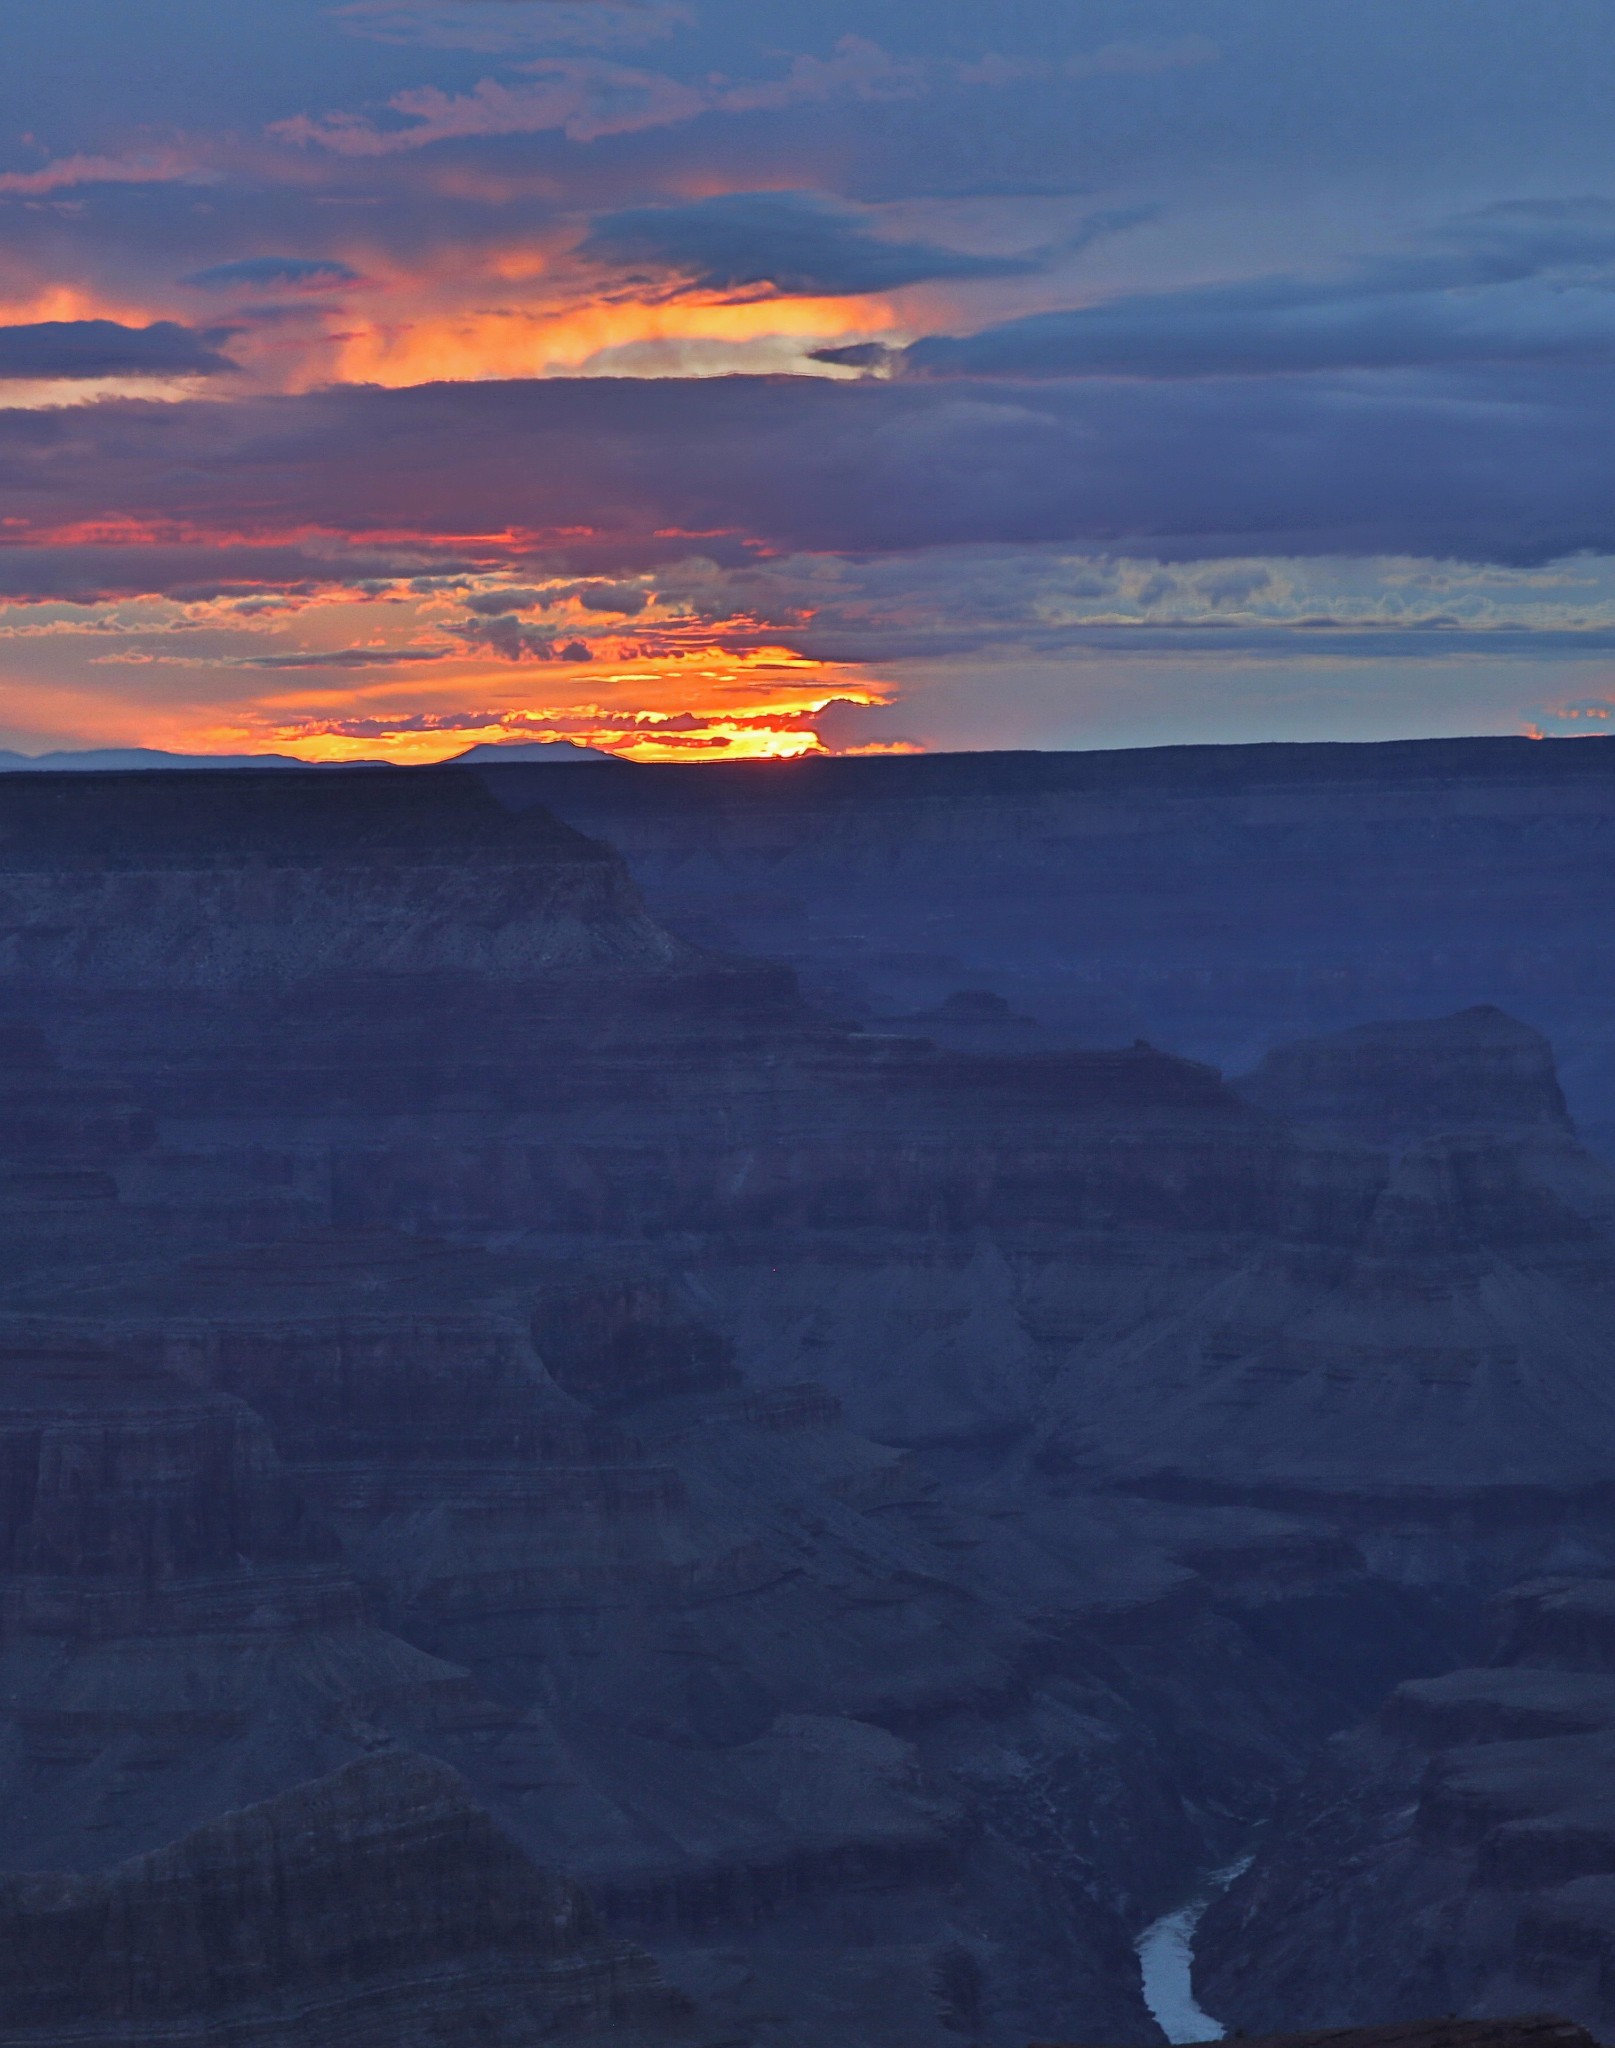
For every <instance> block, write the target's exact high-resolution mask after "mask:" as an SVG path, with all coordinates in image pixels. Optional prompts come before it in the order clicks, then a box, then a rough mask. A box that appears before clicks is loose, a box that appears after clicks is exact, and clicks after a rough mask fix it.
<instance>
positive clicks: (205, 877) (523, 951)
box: [0, 770, 692, 992]
mask: <svg viewBox="0 0 1615 2048" xmlns="http://www.w3.org/2000/svg"><path fill="white" fill-rule="evenodd" d="M192 783H194V788H193V787H192V786H191V784H192ZM0 932H3V937H0V971H3V972H4V974H5V975H6V977H7V979H8V980H10V981H12V982H13V983H18V982H20V983H24V984H34V985H39V986H43V987H58V988H60V987H71V988H73V989H74V990H77V991H81V992H82V991H87V990H110V989H117V990H122V991H132V990H142V989H145V990H153V989H160V990H163V991H175V990H196V991H217V992H230V991H234V990H239V989H243V988H247V987H256V988H260V989H261V988H265V987H275V986H277V985H286V984H295V983H304V982H310V981H318V980H320V979H322V978H325V977H329V976H332V975H337V976H353V975H365V974H381V975H388V976H401V975H403V976H434V975H437V976H441V975H456V974H458V975H464V974H471V975H475V976H479V977H486V978H488V979H490V980H492V981H496V982H512V981H515V982H523V981H532V980H536V979H539V978H542V977H544V976H547V975H555V974H557V973H560V974H565V973H568V972H576V971H580V970H582V971H588V972H593V973H596V974H598V973H600V972H602V971H608V972H609V971H611V970H613V969H616V970H622V971H627V972H632V971H636V970H637V971H639V972H646V971H650V972H653V973H658V974H663V973H666V972H667V971H669V970H670V969H675V968H677V967H679V966H681V965H685V964H688V963H689V962H690V961H691V959H692V955H691V952H690V949H689V948H687V947H683V946H680V945H679V944H678V943H677V942H676V941H674V940H673V939H671V938H669V937H668V935H667V934H666V933H665V932H664V931H663V930H662V929H661V928H660V927H659V926H657V925H655V924H653V923H652V921H651V920H650V919H649V918H648V917H647V916H646V915H645V913H644V910H643V908H642V907H641V905H640V904H639V902H638V899H637V896H636V894H635V892H634V890H633V888H632V886H631V885H630V884H629V882H628V879H627V876H626V874H625V873H624V871H623V868H622V864H621V861H620V860H619V859H618V857H617V856H616V855H615V854H614V853H613V852H612V851H611V850H610V849H609V848H608V847H604V846H601V845H599V844H598V843H596V842H594V841H592V840H589V839H586V838H584V837H583V835H582V834H580V833H578V832H574V831H572V830H570V829H569V828H568V827H566V826H564V825H561V824H559V823H557V822H556V821H555V820H554V819H552V818H550V817H549V816H547V815H546V814H545V813H542V812H529V813H526V814H525V815H523V816H520V817H518V816H516V815H514V814H512V813H509V812H507V811H505V810H503V809H501V807H500V806H499V805H498V804H497V803H494V802H492V801H490V800H489V799H488V797H487V796H486V795H485V794H484V792H483V791H482V789H481V787H480V786H479V785H478V784H477V783H476V782H475V781H473V780H472V779H471V778H470V777H468V776H455V775H452V774H450V775H444V776H438V777H435V778H433V779H432V780H431V781H430V782H429V783H428V784H427V785H425V786H424V787H423V786H421V785H419V784H415V783H412V782H409V781H407V780H406V779H404V778H401V777H395V776H391V775H387V774H384V773H378V772H375V771H370V770H356V771H352V772H349V773H346V774H337V775H319V776H315V775H296V774H294V775H292V776H290V777H289V778H287V777H282V776H280V775H275V774H255V773H253V772H251V771H247V772H241V771H234V772H230V773H225V774H209V773H207V772H205V771H203V772H199V773H197V774H196V775H195V776H193V777H192V778H191V782H188V783H187V786H186V790H185V794H184V799H183V801H182V802H175V801H174V800H173V797H172V795H171V785H170V784H169V783H168V782H167V780H166V778H164V777H161V776H159V777H157V778H155V779H154V778H152V777H150V776H144V775H139V774H128V775H119V774H110V775H101V774H92V775H90V776H89V777H88V778H87V779H86V780H85V783H84V786H83V787H80V786H79V781H78V779H75V781H74V782H73V783H72V784H68V783H66V782H64V781H63V780H61V779H60V778H57V777H54V776H52V777H33V776H21V775H15V776H7V777H3V778H0Z"/></svg>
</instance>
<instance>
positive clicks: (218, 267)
mask: <svg viewBox="0 0 1615 2048" xmlns="http://www.w3.org/2000/svg"><path fill="white" fill-rule="evenodd" d="M358 282H359V273H358V272H357V271H356V270H350V269H349V267H348V265H347V264H346V263H338V262H336V261H335V260H334V259H332V258H329V257H321V256H243V257H240V258H239V259H238V260H237V261H235V262H234V263H214V264H210V265H209V266H208V268H207V269H206V270H193V271H192V272H191V274H190V276H189V277H186V278H182V279H181V283H183V284H195V285H200V286H202V288H203V289H204V290H205V291H236V290H242V289H246V290H249V291H252V290H259V289H265V288H268V289H274V290H281V291H284V290H287V289H291V290H296V289H297V288H298V287H299V286H309V285H313V286H322V285H333V284H357V283H358Z"/></svg>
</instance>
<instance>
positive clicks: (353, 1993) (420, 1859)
mask: <svg viewBox="0 0 1615 2048" xmlns="http://www.w3.org/2000/svg"><path fill="white" fill-rule="evenodd" d="M0 2031H3V2034H4V2038H5V2039H6V2041H7V2042H8V2043H11V2044H14V2048H65V2044H67V2043H70V2042H71V2043H74V2044H78V2043H96V2044H101V2043H104V2044H107V2048H113V2044H119V2048H122V2044H126V2043H128V2042H131V2041H137V2040H138V2041H140V2042H142V2043H149V2044H152V2048H181V2044H184V2048H246V2044H249V2043H251V2044H259V2043H263V2044H270V2043H273V2044H274V2048H462V2044H465V2043H467V2042H476V2043H480V2044H483V2048H537V2044H538V2043H540V2042H546V2043H548V2042H567V2041H574V2040H576V2041H588V2042H590V2043H599V2044H600V2048H629V2044H636V2048H637V2044H646V2048H648V2044H651V2043H662V2042H682V2041H686V2040H693V2039H696V2038H698V2035H697V2033H696V2030H695V2028H694V2026H693V2024H692V2016H691V2013H690V2009H689V2006H688V2003H687V2001H685V2000H684V1999H682V1998H680V1997H679V1996H678V1995H677V1994H676V1993H674V1992H671V1991H669V1990H668V1989H667V1988H666V1987H665V1986H664V1985H663V1984H662V1983H661V1982H660V1981H659V1979H658V1977H657V1974H656V1971H655V1968H654V1966H653V1965H652V1963H651V1961H650V1959H649V1957H647V1956H645V1955H643V1954H642V1953H639V1952H638V1951H635V1950H633V1949H631V1948H629V1947H627V1946H626V1945H624V1944H623V1943H620V1942H612V1941H610V1940H608V1939H607V1938H606V1937H605V1935H604V1934H603V1933H602V1932H601V1929H600V1926H599V1923H598V1920H597V1919H596V1917H595V1915H594V1913H593V1911H592V1910H591V1908H590V1907H589V1905H588V1904H587V1902H586V1901H585V1900H584V1899H583V1897H582V1896H581V1894H580V1893H579V1892H578V1891H577V1889H576V1888H575V1887H574V1886H571V1885H569V1884H566V1883H564V1882H563V1881H561V1880H559V1879H556V1878H553V1877H550V1876H548V1875H546V1874H545V1873H544V1872H542V1871H540V1870H538V1869H536V1868H535V1867H534V1866H533V1865H532V1864H530V1863H529V1862H528V1861H527V1859H526V1858H525V1857H524V1856H523V1855H522V1853H521V1851H520V1850H519V1849H517V1848H516V1846H515V1845H514V1844H513V1843H512V1842H510V1841H509V1840H508V1839H507V1838H506V1837H505V1836H504V1835H502V1834H501V1833H500V1832H499V1830H498V1829H497V1828H496V1827H495V1826H494V1825H493V1824H492V1823H491V1822H490V1821H489V1819H488V1817H487V1815H486V1814H485V1813H483V1812H482V1811H481V1809H480V1808H479V1807H477V1806H476V1805H475V1804H474V1803H473V1801H472V1800H471V1798H470V1796H469V1794H468V1792H467V1789H466V1787H465V1785H464V1783H463V1782H462V1781H461V1780H460V1779H459V1778H457V1776H456V1775H455V1773H454V1772H452V1771H450V1770H447V1769H446V1768H444V1767H443V1766H442V1765H439V1764H434V1763H430V1762H428V1761H427V1760H426V1759H424V1758H420V1757H410V1756H396V1757H388V1758H384V1759H377V1760H375V1761H372V1762H363V1763H355V1764H351V1765H349V1766H348V1767H347V1768H346V1769H344V1770H341V1771H339V1772H337V1773H336V1774H335V1775H334V1776H332V1777H328V1778H322V1779H318V1780H316V1781H315V1782H313V1783H312V1784H308V1785H304V1786H300V1787H299V1788H298V1789H297V1790H295V1791H293V1792H289V1793H285V1794H283V1795H281V1796H280V1797H279V1798H277V1799H272V1800H268V1801H266V1802H264V1803H263V1804H262V1805H258V1806H252V1807H248V1808H245V1809H244V1810H242V1811H239V1812H234V1813H229V1814H225V1815H223V1816H222V1817H221V1818H220V1819H218V1820H215V1821H211V1822H209V1823H208V1824H207V1825H206V1826H204V1827H201V1828H199V1829H197V1830H196V1831H195V1833H193V1834H190V1835H187V1836H185V1837H184V1838H183V1839H182V1840H181V1841H178V1842H176V1843H174V1844H173V1845H172V1846H171V1847H169V1848H165V1849H160V1850H156V1851H154V1852H153V1853H151V1854H149V1855H146V1856H140V1857H136V1858H135V1859H134V1860H133V1861H131V1862H128V1863H124V1864H120V1865H118V1866H117V1867H116V1868H114V1869H112V1870H110V1871H107V1872H104V1873H98V1874H96V1875H94V1876H81V1877H68V1876H51V1875H39V1876H27V1877H15V1876H14V1877H9V1878H4V1879H0Z"/></svg>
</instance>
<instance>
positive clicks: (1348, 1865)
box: [1196, 1580, 1615, 2038]
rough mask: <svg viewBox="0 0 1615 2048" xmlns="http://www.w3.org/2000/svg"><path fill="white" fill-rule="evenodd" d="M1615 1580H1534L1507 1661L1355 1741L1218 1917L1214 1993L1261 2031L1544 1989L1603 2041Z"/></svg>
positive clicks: (1203, 1951) (1607, 2022)
mask: <svg viewBox="0 0 1615 2048" xmlns="http://www.w3.org/2000/svg"><path fill="white" fill-rule="evenodd" d="M1611 1595H1612V1584H1611V1582H1610V1581H1608V1580H1599V1581H1591V1582H1574V1581H1571V1582H1563V1581H1556V1582H1548V1583H1545V1584H1542V1585H1538V1586H1532V1587H1526V1588H1522V1589H1520V1590H1518V1591H1516V1592H1515V1593H1514V1594H1513V1595H1511V1597H1510V1598H1509V1600H1508V1601H1507V1602H1506V1603H1505V1605H1504V1622H1505V1626H1504V1634H1503V1641H1502V1645H1501V1648H1500V1650H1499V1652H1498V1655H1499V1657H1500V1659H1502V1660H1505V1661H1500V1662H1499V1663H1497V1664H1494V1665H1491V1666H1487V1667H1481V1668H1477V1669H1472V1670H1463V1671H1456V1672H1451V1673H1449V1674H1447V1675H1446V1676H1445V1677H1442V1678H1439V1679H1430V1680H1424V1681H1419V1682H1416V1683H1412V1684H1407V1685H1404V1686H1402V1687H1401V1688H1399V1690H1398V1691H1396V1692H1395V1693H1393V1694H1392V1696H1391V1698H1390V1700H1389V1701H1388V1702H1387V1704H1386V1705H1385V1707H1384V1708H1383V1710H1382V1711H1381V1713H1380V1714H1379V1716H1378V1717H1377V1719H1376V1720H1375V1721H1373V1722H1372V1723H1370V1724H1369V1725H1368V1726H1367V1727H1366V1728H1364V1729H1362V1730H1360V1731H1358V1732H1356V1733H1354V1734H1352V1735H1350V1736H1345V1737H1341V1738H1339V1739H1337V1741H1336V1742H1335V1743H1334V1744H1333V1745H1332V1747H1331V1749H1330V1751H1329V1753H1328V1754H1327V1755H1326V1757H1325V1758H1324V1760H1323V1762H1322V1763H1321V1764H1320V1765H1319V1767H1318V1768H1317V1770H1316V1771H1315V1772H1314V1773H1313V1775H1312V1777H1311V1778H1310V1779H1309V1780H1308V1782H1307V1783H1306V1784H1305V1785H1304V1786H1303V1787H1302V1789H1301V1790H1300V1791H1299V1793H1298V1794H1297V1795H1296V1797H1295V1800H1294V1802H1293V1804H1291V1805H1290V1806H1289V1807H1287V1808H1285V1809H1281V1811H1280V1814H1279V1815H1278V1817H1277V1818H1276V1820H1275V1822H1274V1825H1273V1828H1272V1831H1271V1834H1270V1836H1269V1837H1268V1840H1267V1842H1266V1844H1265V1845H1264V1847H1263V1849H1262V1851H1261V1853H1260V1854H1259V1855H1258V1857H1257V1859H1256V1861H1255V1863H1254V1865H1253V1866H1252V1868H1251V1869H1250V1871H1249V1872H1248V1873H1247V1874H1246V1875H1245V1876H1244V1877H1243V1878H1241V1879H1240V1880H1239V1881H1238V1882H1237V1883H1236V1884H1235V1885H1234V1887H1233V1888H1232V1890H1231V1891H1230V1892H1229V1893H1228V1894H1227V1896H1226V1897H1224V1898H1223V1899H1221V1900H1219V1901H1218V1902H1217V1903H1215V1904H1214V1905H1213V1906H1212V1908H1211V1909H1210V1911H1209V1912H1208V1913H1207V1915H1206V1917H1205V1919H1204V1921H1203V1922H1202V1924H1201V1930H1200V1937H1199V1941H1198V1944H1197V1953H1196V1986H1197V1991H1198V1994H1199V1995H1200V1996H1201V1997H1202V1998H1203V1999H1204V2000H1205V2002H1206V2004H1207V2006H1208V2008H1209V2010H1211V2011H1213V2012H1215V2013H1216V2014H1217V2015H1218V2016H1219V2018H1223V2019H1225V2020H1226V2021H1227V2022H1228V2023H1229V2024H1230V2025H1235V2024H1237V2025H1239V2026H1241V2027H1243V2028H1244V2029H1245V2030H1246V2031H1247V2032H1261V2031H1263V2030H1266V2029H1271V2028H1273V2027H1274V2026H1275V2025H1276V2024H1278V2023H1279V2020H1280V2016H1283V2017H1284V2019H1285V2020H1286V2021H1288V2020H1289V2019H1291V2018H1305V2019H1307V2020H1308V2021H1310V2022H1312V2023H1313V2024H1317V2025H1337V2026H1339V2025H1356V2024H1367V2023H1370V2022H1373V2021H1376V2020H1381V2019H1386V2018H1388V2017H1389V2016H1390V2015H1392V2014H1394V2013H1404V2012H1410V2011H1441V2010H1454V2011H1458V2012H1463V2013H1467V2014H1472V2015H1476V2016H1484V2015H1487V2014H1494V2013H1503V2012H1509V2011H1514V2010H1518V2009H1519V2008H1520V2007H1521V2006H1524V2005H1530V2004H1532V2003H1536V2004H1546V2005H1550V2006H1552V2007H1553V2008H1555V2009H1556V2010H1558V2011H1561V2012H1565V2013H1568V2014H1570V2015H1572V2016H1573V2017H1574V2018H1576V2019H1578V2020H1580V2021H1581V2022H1583V2023H1584V2024H1585V2025H1587V2026H1588V2027H1590V2028H1591V2029H1592V2030H1593V2031H1594V2033H1595V2034H1597V2035H1598V2036H1599V2037H1600V2038H1607V2036H1608V2034H1609V2031H1610V2029H1611V2027H1612V2026H1615V1877H1612V1873H1615V1800H1612V1798H1611V1795H1610V1786H1611V1782H1612V1770H1615V1675H1612V1670H1611V1663H1610V1659H1609V1656H1608V1648H1609V1624H1610V1616H1611V1614H1612V1612H1615V1603H1612V1598H1611ZM1524 1659H1529V1661H1516V1660H1524Z"/></svg>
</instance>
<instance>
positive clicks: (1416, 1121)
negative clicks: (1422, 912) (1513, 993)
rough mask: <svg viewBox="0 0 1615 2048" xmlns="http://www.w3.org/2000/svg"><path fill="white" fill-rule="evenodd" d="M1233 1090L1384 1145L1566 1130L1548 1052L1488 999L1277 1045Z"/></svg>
mask: <svg viewBox="0 0 1615 2048" xmlns="http://www.w3.org/2000/svg"><path fill="white" fill-rule="evenodd" d="M1233 1085H1234V1086H1235V1087H1236V1088H1237V1089H1238V1091H1239V1092H1240V1094H1242V1095H1243V1096H1244V1097H1245V1098H1246V1100H1247V1101H1250V1102H1254V1103H1255V1104H1256V1105H1257V1107H1258V1108H1261V1109H1266V1110H1270V1111H1272V1112H1273V1113H1274V1114H1275V1115H1278V1116H1285V1117H1290V1118H1292V1119H1294V1120H1295V1121H1296V1122H1299V1123H1312V1124H1319V1125H1323V1126H1324V1127H1326V1128H1333V1129H1345V1130H1351V1131H1355V1132H1357V1133H1359V1134H1360V1135H1364V1136H1372V1137H1375V1138H1378V1139H1381V1140H1383V1141H1388V1142H1392V1143H1405V1142H1406V1141H1407V1140H1409V1139H1411V1138H1419V1137H1426V1136H1429V1135H1432V1134H1434V1133H1436V1132H1441V1131H1461V1130H1470V1129H1477V1128H1478V1129H1486V1130H1497V1129H1499V1128H1516V1129H1532V1130H1537V1131H1542V1132H1546V1131H1556V1132H1563V1133H1567V1132H1568V1131H1569V1129H1570V1119H1569V1115H1568V1112H1567V1111H1566V1108H1565V1099H1564V1095H1563V1093H1562V1092H1561V1090H1560V1087H1559V1079H1558V1074H1557V1072H1556V1070H1555V1064H1554V1057H1553V1048H1552V1046H1551V1045H1550V1044H1549V1043H1548V1041H1547V1039H1546V1038H1545V1037H1544V1036H1543V1035H1542V1033H1541V1032H1540V1031H1535V1030H1533V1029H1532V1028H1531V1026H1530V1025H1529V1024H1522V1023H1520V1022H1519V1020H1518V1019H1517V1018H1514V1017H1510V1016H1509V1015H1507V1013H1506V1012H1504V1011H1502V1010H1499V1009H1496V1008H1494V1007H1493V1006H1492V1005H1491V1004H1489V1003H1483V1004H1479V1005H1477V1006H1476V1007H1475V1008H1474V1009H1469V1010H1460V1011H1458V1012H1457V1013H1456V1015H1453V1016H1449V1017H1431V1018H1425V1019H1419V1020H1416V1021H1407V1022H1398V1023H1389V1024H1361V1025H1358V1026H1356V1027H1355V1028H1354V1029H1352V1030H1348V1031H1338V1032H1334V1033H1331V1034H1330V1035H1328V1036H1327V1037H1323V1038H1308V1039H1301V1040H1299V1041H1297V1042H1296V1043H1294V1044H1291V1045H1281V1046H1278V1047H1275V1048H1274V1050H1273V1051H1271V1052H1270V1053H1268V1055H1267V1056H1266V1058H1265V1059H1264V1060H1263V1061H1262V1062H1261V1064H1260V1066H1258V1067H1257V1068H1256V1069H1255V1070H1254V1071H1253V1072H1252V1073H1249V1074H1246V1075H1244V1076H1243V1077H1242V1078H1241V1079H1239V1080H1236V1081H1235V1082H1234V1084H1233Z"/></svg>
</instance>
